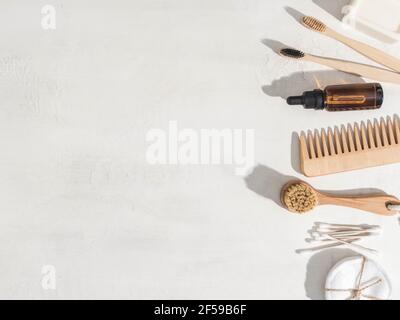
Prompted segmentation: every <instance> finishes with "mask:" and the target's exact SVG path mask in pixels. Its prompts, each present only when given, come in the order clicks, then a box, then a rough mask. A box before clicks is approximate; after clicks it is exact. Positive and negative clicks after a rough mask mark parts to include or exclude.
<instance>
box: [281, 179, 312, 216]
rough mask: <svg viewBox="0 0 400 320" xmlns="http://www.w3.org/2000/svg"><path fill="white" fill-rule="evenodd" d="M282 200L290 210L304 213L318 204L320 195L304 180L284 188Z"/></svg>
mask: <svg viewBox="0 0 400 320" xmlns="http://www.w3.org/2000/svg"><path fill="white" fill-rule="evenodd" d="M282 202H283V203H284V204H285V206H286V207H287V208H288V210H289V211H291V212H295V213H299V214H303V213H306V212H308V211H311V210H313V209H314V208H315V207H316V206H317V205H318V197H317V194H316V193H315V191H314V189H313V188H311V187H310V186H309V185H307V184H306V183H303V182H295V183H292V184H289V185H287V186H285V187H284V188H283V192H282Z"/></svg>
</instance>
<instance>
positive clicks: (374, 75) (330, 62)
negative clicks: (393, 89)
mask: <svg viewBox="0 0 400 320" xmlns="http://www.w3.org/2000/svg"><path fill="white" fill-rule="evenodd" d="M305 59H306V60H308V61H312V62H315V63H319V64H322V65H325V66H328V67H331V68H333V69H336V70H340V71H344V72H348V73H353V74H357V75H359V76H361V77H365V78H369V79H374V80H376V81H382V82H390V83H396V84H400V74H399V73H396V72H393V71H389V70H385V69H382V68H377V67H373V66H369V65H365V64H360V63H356V62H351V61H345V60H339V59H330V58H323V57H318V56H313V55H306V56H305Z"/></svg>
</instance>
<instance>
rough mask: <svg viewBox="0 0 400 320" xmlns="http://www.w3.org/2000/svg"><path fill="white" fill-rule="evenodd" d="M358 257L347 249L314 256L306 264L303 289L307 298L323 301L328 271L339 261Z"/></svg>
mask: <svg viewBox="0 0 400 320" xmlns="http://www.w3.org/2000/svg"><path fill="white" fill-rule="evenodd" d="M355 256H359V254H357V253H355V252H354V251H351V250H349V249H328V250H323V251H321V252H318V253H316V254H314V255H313V256H312V257H311V258H310V260H309V261H308V263H307V273H306V279H305V282H304V288H305V291H306V295H307V297H308V298H310V299H312V300H324V299H325V281H326V277H327V275H328V273H329V270H330V269H331V268H332V267H333V266H334V265H335V264H336V263H338V262H339V261H340V260H342V259H345V258H349V257H355Z"/></svg>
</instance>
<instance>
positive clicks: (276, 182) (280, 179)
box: [244, 165, 298, 207]
mask: <svg viewBox="0 0 400 320" xmlns="http://www.w3.org/2000/svg"><path fill="white" fill-rule="evenodd" d="M244 180H245V182H246V185H247V188H249V189H250V190H252V191H253V192H255V193H257V194H258V195H260V196H262V197H264V198H267V199H270V200H272V201H273V202H275V203H276V204H277V205H278V206H280V207H283V206H282V203H281V199H280V195H281V189H282V187H283V186H284V185H285V184H286V183H287V182H288V181H290V180H298V179H297V178H295V177H292V176H287V175H284V174H282V173H280V172H278V171H276V170H274V169H271V168H269V167H267V166H263V165H258V166H257V167H255V168H254V169H253V172H252V173H251V174H250V175H248V176H247V177H246V178H245V179H244Z"/></svg>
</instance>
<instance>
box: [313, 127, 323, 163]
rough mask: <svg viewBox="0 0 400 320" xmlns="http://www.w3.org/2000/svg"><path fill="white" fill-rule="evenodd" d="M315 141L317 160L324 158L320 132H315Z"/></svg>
mask: <svg viewBox="0 0 400 320" xmlns="http://www.w3.org/2000/svg"><path fill="white" fill-rule="evenodd" d="M314 141H315V151H316V155H317V158H322V156H323V154H322V150H321V137H320V135H319V132H318V130H315V132H314Z"/></svg>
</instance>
